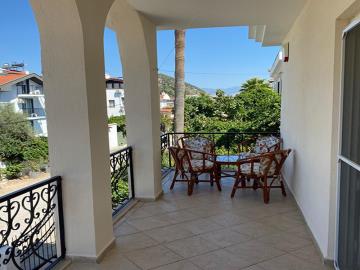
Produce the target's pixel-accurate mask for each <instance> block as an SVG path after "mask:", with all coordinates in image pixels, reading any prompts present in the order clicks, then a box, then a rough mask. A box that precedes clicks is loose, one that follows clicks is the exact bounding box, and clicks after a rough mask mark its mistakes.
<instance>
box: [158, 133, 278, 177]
mask: <svg viewBox="0 0 360 270" xmlns="http://www.w3.org/2000/svg"><path fill="white" fill-rule="evenodd" d="M270 135H273V136H280V133H279V132H177V133H176V132H173V133H165V134H163V135H161V136H160V142H161V159H162V170H163V173H164V172H167V171H168V169H169V168H171V167H173V165H174V162H173V160H172V158H171V156H170V155H169V152H168V147H169V146H175V145H176V144H177V141H178V139H180V138H181V137H184V136H202V137H207V138H209V139H211V140H212V141H213V142H214V143H215V148H216V153H218V154H227V155H230V154H236V153H237V152H238V145H240V144H241V143H242V142H244V141H247V142H249V141H250V142H253V143H255V141H256V138H257V137H259V136H270Z"/></svg>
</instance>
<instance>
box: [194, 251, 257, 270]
mask: <svg viewBox="0 0 360 270" xmlns="http://www.w3.org/2000/svg"><path fill="white" fill-rule="evenodd" d="M191 261H192V263H193V264H195V265H197V266H199V267H200V268H201V269H204V270H219V269H221V270H238V269H241V268H244V267H246V266H249V265H251V262H249V261H247V260H246V259H244V258H240V257H239V256H237V255H235V254H233V253H230V252H227V251H225V250H223V249H221V250H216V251H213V252H210V253H206V254H204V255H200V256H196V257H193V258H192V259H191Z"/></svg>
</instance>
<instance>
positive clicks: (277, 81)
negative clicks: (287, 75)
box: [269, 51, 283, 95]
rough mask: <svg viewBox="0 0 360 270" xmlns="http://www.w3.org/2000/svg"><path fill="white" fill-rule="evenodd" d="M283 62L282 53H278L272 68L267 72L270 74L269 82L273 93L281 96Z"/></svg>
mask: <svg viewBox="0 0 360 270" xmlns="http://www.w3.org/2000/svg"><path fill="white" fill-rule="evenodd" d="M282 62H283V52H282V51H280V52H279V53H278V54H277V56H276V58H275V60H274V63H273V65H272V67H271V68H270V70H269V73H270V78H271V79H270V81H271V86H272V88H273V89H274V91H276V92H277V93H278V94H280V95H281V90H282V89H281V88H282V82H281V74H282V72H281V63H282Z"/></svg>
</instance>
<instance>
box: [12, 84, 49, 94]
mask: <svg viewBox="0 0 360 270" xmlns="http://www.w3.org/2000/svg"><path fill="white" fill-rule="evenodd" d="M16 89H17V94H18V95H43V94H44V90H43V88H42V87H38V86H35V85H29V86H27V85H17V86H16Z"/></svg>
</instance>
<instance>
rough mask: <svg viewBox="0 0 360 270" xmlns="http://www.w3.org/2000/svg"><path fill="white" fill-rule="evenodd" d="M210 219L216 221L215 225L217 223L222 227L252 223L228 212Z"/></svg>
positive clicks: (243, 217)
mask: <svg viewBox="0 0 360 270" xmlns="http://www.w3.org/2000/svg"><path fill="white" fill-rule="evenodd" d="M210 219H211V220H212V221H214V222H215V223H217V224H219V225H221V226H225V227H229V226H234V225H237V224H242V223H246V222H250V219H249V218H247V217H245V216H240V215H235V214H233V213H230V212H226V213H223V214H220V215H216V216H212V217H211V218H210Z"/></svg>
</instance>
